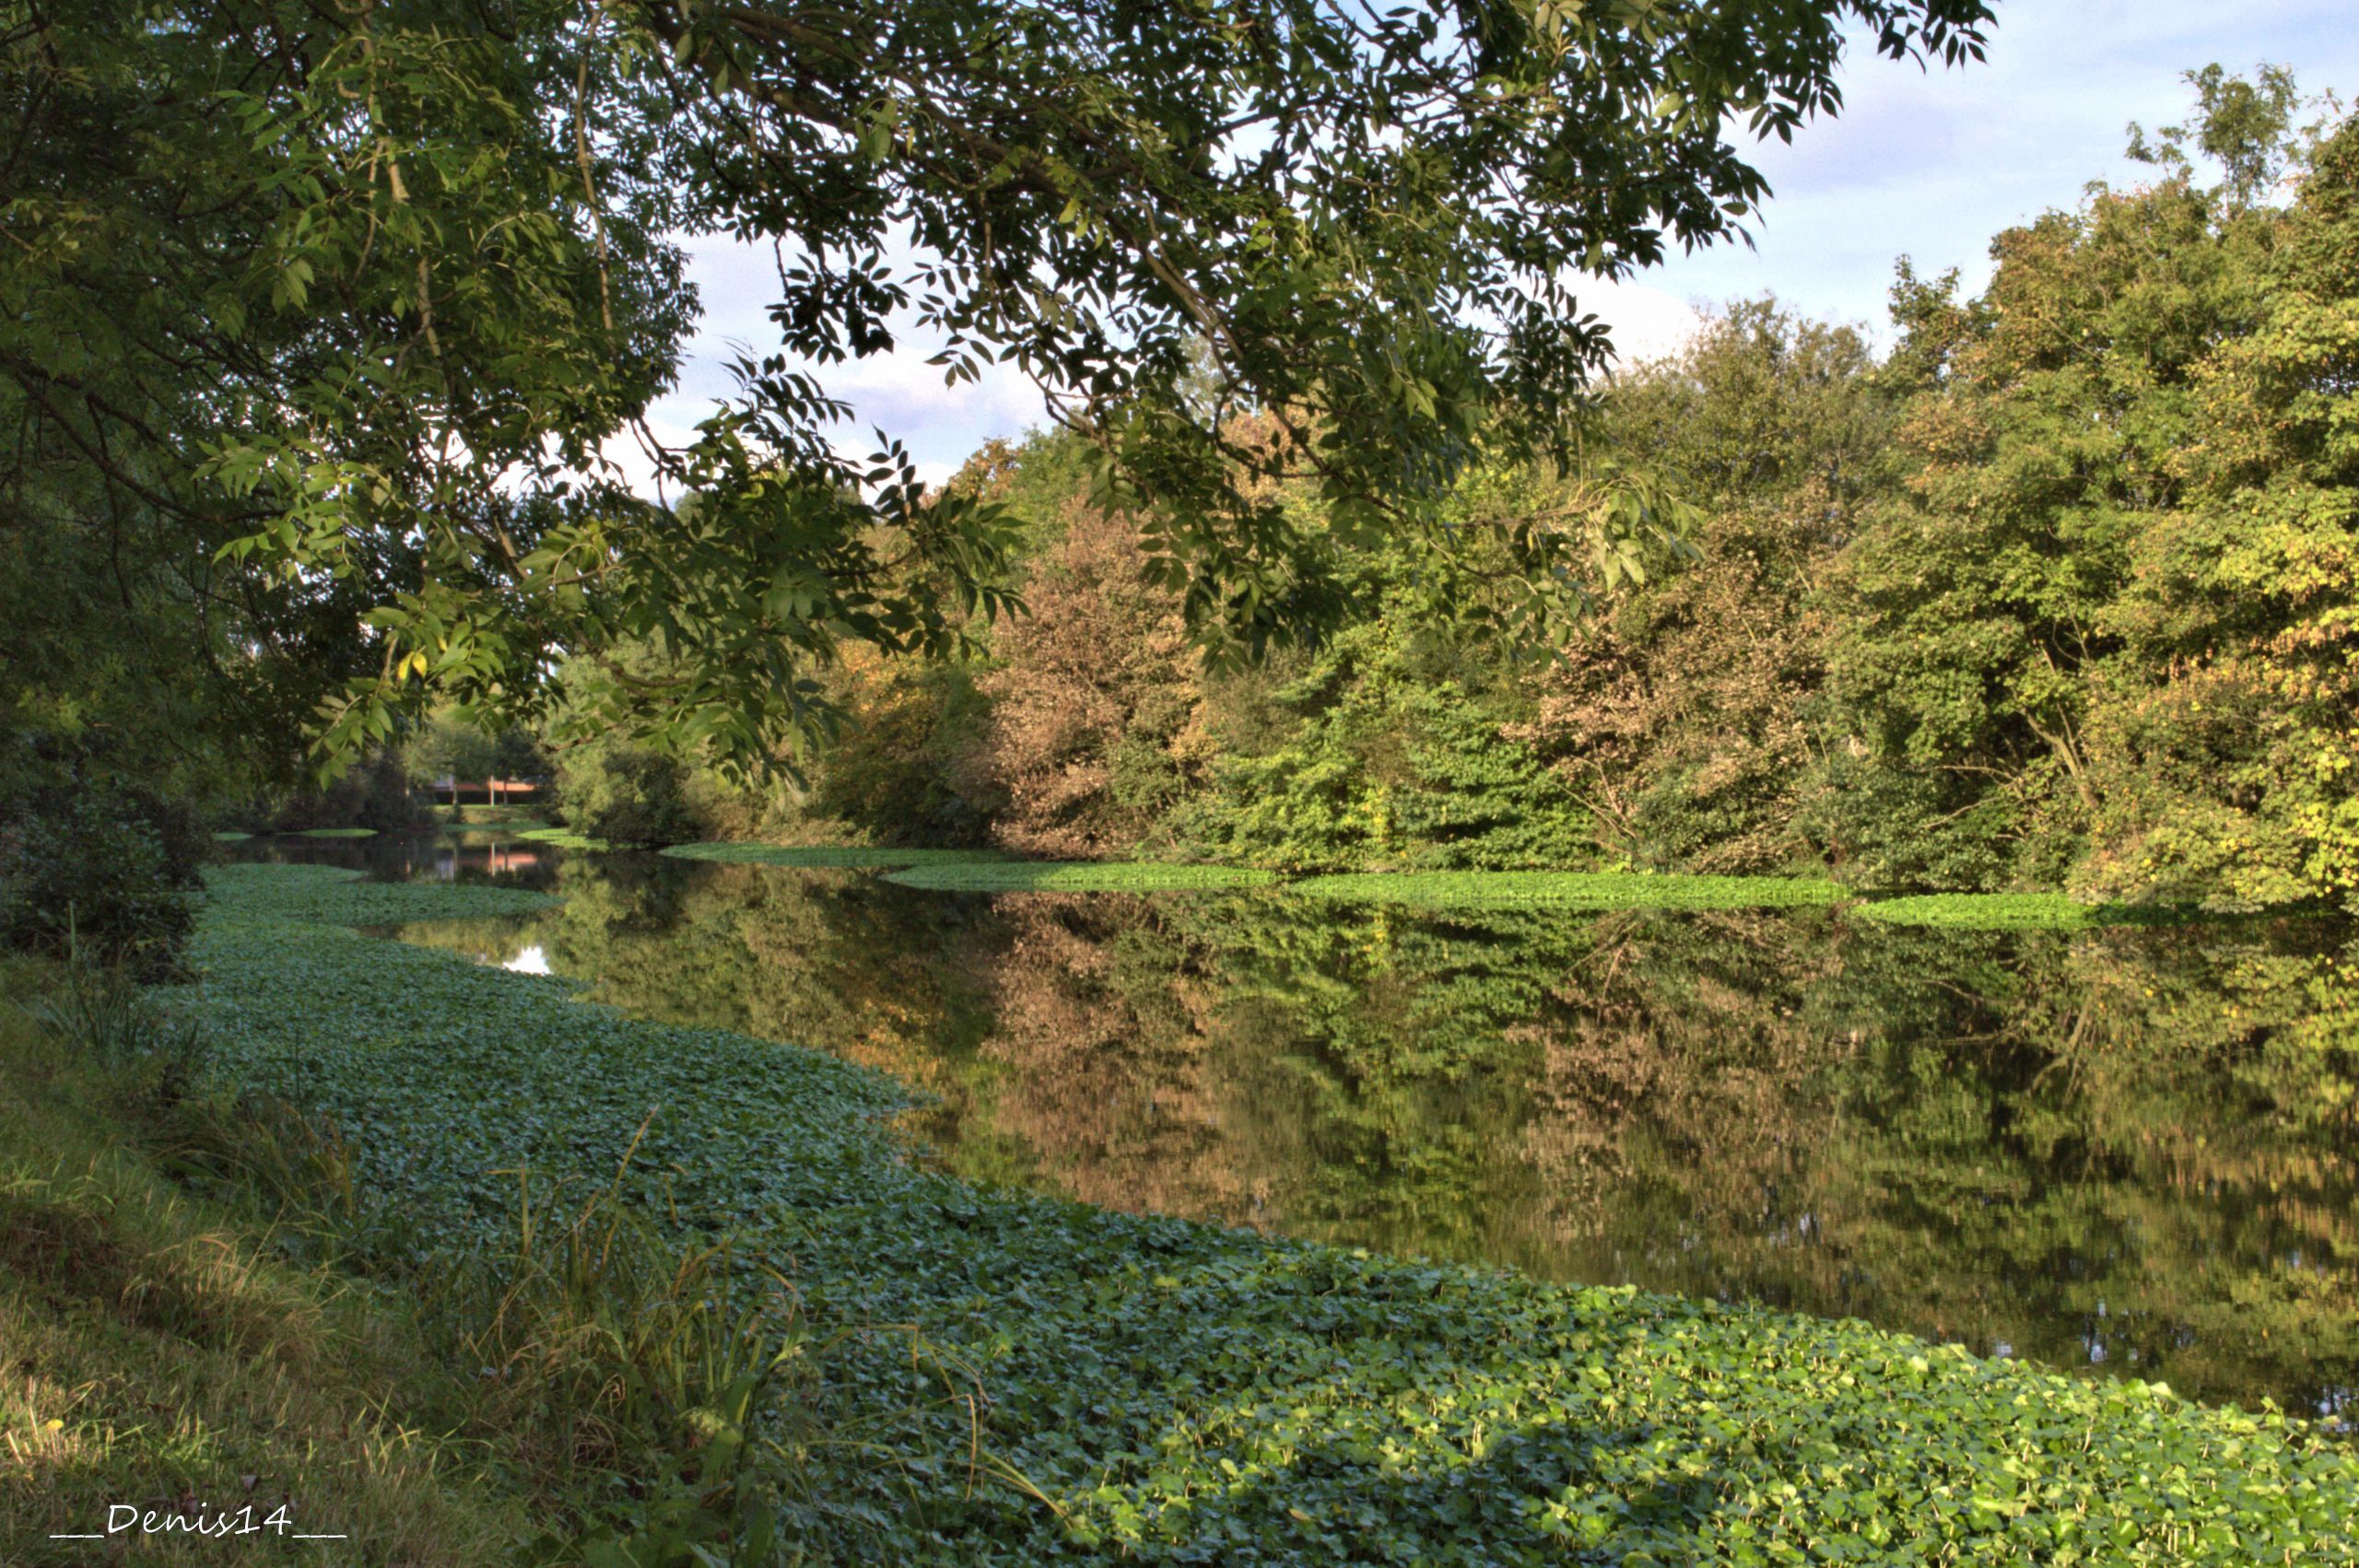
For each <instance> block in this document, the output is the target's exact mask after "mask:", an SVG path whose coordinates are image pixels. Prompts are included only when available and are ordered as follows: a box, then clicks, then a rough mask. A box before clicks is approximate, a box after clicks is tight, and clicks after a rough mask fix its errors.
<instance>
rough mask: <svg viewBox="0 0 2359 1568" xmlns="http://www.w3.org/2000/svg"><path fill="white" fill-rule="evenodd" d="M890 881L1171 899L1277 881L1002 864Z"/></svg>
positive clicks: (1132, 863) (1243, 874) (1120, 864)
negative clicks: (1169, 896) (1166, 895)
mask: <svg viewBox="0 0 2359 1568" xmlns="http://www.w3.org/2000/svg"><path fill="white" fill-rule="evenodd" d="M885 880H886V881H887V882H898V883H900V884H901V885H902V886H904V887H922V888H927V889H931V890H932V891H934V892H937V893H1169V892H1178V891H1181V890H1184V889H1191V888H1212V887H1263V886H1266V885H1268V884H1269V883H1273V882H1275V881H1276V880H1277V875H1276V873H1275V872H1260V871H1251V870H1249V869H1247V868H1245V867H1242V866H1167V865H1158V864H1156V863H1154V862H1152V861H1144V860H999V861H983V862H969V863H964V864H944V865H923V866H916V867H912V868H911V869H910V870H908V871H902V872H894V873H893V874H892V875H891V876H889V877H887V878H886V879H885Z"/></svg>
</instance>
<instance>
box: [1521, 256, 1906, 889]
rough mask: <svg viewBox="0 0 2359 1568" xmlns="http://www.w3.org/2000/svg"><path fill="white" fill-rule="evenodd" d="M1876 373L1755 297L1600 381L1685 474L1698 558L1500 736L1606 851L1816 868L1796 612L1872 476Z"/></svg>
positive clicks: (1619, 621) (1802, 650) (1612, 618)
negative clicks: (1516, 743) (1563, 787)
mask: <svg viewBox="0 0 2359 1568" xmlns="http://www.w3.org/2000/svg"><path fill="white" fill-rule="evenodd" d="M1874 368H1875V367H1874V362H1873V360H1872V357H1871V353H1870V349H1869V345H1868V344H1867V341H1866V339H1865V338H1864V337H1863V336H1862V335H1861V334H1860V333H1858V332H1856V331H1854V330H1852V329H1851V328H1848V327H1831V326H1825V325H1822V324H1819V323H1816V322H1804V321H1801V320H1798V319H1797V318H1796V317H1794V316H1793V315H1792V314H1791V312H1790V311H1788V310H1786V309H1784V308H1783V307H1781V306H1779V305H1778V303H1777V302H1776V301H1774V300H1769V299H1761V300H1755V301H1750V302H1747V303H1743V304H1739V305H1735V306H1731V308H1730V309H1729V310H1726V311H1724V312H1722V313H1720V314H1719V315H1716V316H1714V317H1713V318H1712V319H1711V320H1709V321H1708V322H1707V323H1706V324H1705V326H1704V328H1703V329H1702V330H1701V331H1700V332H1699V333H1697V334H1696V337H1695V338H1694V339H1693V340H1692V341H1691V342H1690V343H1689V344H1688V345H1686V346H1685V347H1684V349H1682V350H1681V351H1680V352H1679V353H1677V354H1674V355H1672V356H1671V357H1667V358H1665V359H1663V360H1661V361H1658V362H1656V363H1653V364H1649V365H1646V366H1642V367H1640V368H1639V369H1637V370H1636V371H1635V372H1633V373H1632V374H1630V375H1629V376H1627V377H1625V378H1624V379H1623V380H1622V381H1621V382H1620V383H1619V384H1618V385H1617V386H1616V387H1615V389H1614V393H1613V396H1612V397H1611V399H1610V400H1609V403H1608V407H1607V414H1606V418H1605V420H1604V429H1605V433H1606V435H1607V437H1608V439H1610V440H1611V441H1613V442H1614V443H1615V444H1617V445H1619V446H1621V447H1623V448H1625V449H1628V450H1634V451H1643V452H1646V453H1648V454H1649V456H1650V457H1651V458H1653V459H1654V460H1656V461H1659V462H1662V463H1664V464H1665V465H1666V467H1667V468H1669V469H1670V470H1671V471H1672V472H1673V473H1675V474H1681V475H1683V476H1684V479H1685V482H1686V484H1687V486H1689V493H1690V494H1691V496H1692V497H1694V499H1695V502H1696V506H1697V508H1698V509H1699V510H1700V512H1701V514H1702V517H1703V520H1704V521H1702V523H1701V525H1700V526H1699V528H1698V529H1697V531H1696V547H1697V554H1698V557H1699V558H1698V559H1697V560H1696V562H1695V563H1694V564H1693V565H1692V566H1691V567H1689V568H1688V569H1686V570H1684V571H1681V572H1677V573H1674V574H1672V575H1670V576H1668V577H1665V578H1663V579H1660V580H1658V581H1655V582H1652V583H1649V584H1646V585H1643V586H1642V587H1640V588H1639V589H1637V591H1633V592H1630V593H1628V594H1625V595H1624V596H1623V597H1622V598H1621V599H1620V600H1619V602H1617V603H1615V604H1614V605H1613V606H1612V607H1611V608H1610V610H1609V611H1608V613H1607V614H1604V615H1602V616H1601V617H1599V619H1598V620H1597V621H1596V622H1595V623H1594V624H1593V625H1592V626H1589V627H1587V628H1585V629H1584V631H1583V634H1582V635H1580V636H1579V637H1577V638H1575V639H1574V640H1573V641H1572V642H1571V643H1570V644H1569V645H1568V646H1567V648H1566V649H1565V650H1564V654H1563V657H1562V659H1561V660H1560V661H1558V662H1557V663H1556V664H1555V666H1553V667H1551V668H1549V669H1547V670H1546V671H1544V672H1543V673H1542V674H1541V675H1540V678H1539V685H1538V689H1539V694H1540V699H1539V712H1538V715H1537V716H1536V718H1535V719H1534V720H1532V722H1531V723H1529V724H1527V725H1523V726H1520V727H1518V728H1516V729H1514V730H1512V731H1509V733H1510V734H1511V735H1512V736H1514V737H1515V738H1517V739H1519V740H1522V741H1525V742H1527V743H1530V744H1532V746H1534V747H1535V748H1536V749H1538V750H1539V752H1540V753H1541V754H1542V755H1544V756H1547V757H1549V758H1550V759H1551V760H1552V761H1554V762H1555V765H1556V766H1557V767H1558V768H1559V769H1560V771H1561V772H1562V774H1563V775H1564V777H1565V778H1567V780H1568V781H1569V782H1570V783H1571V784H1572V786H1573V788H1574V789H1575V790H1576V791H1577V793H1578V794H1579V796H1580V798H1581V800H1582V801H1583V802H1585V803H1586V804H1587V805H1588V807H1589V808H1590V812H1591V813H1593V815H1594V817H1595V822H1596V834H1597V837H1598V841H1599V843H1600V845H1601V846H1602V848H1604V849H1605V850H1606V851H1607V852H1608V853H1609V854H1610V855H1612V856H1614V857H1615V858H1617V859H1626V860H1633V861H1636V862H1638V863H1641V864H1648V865H1660V866H1667V867H1669V866H1676V867H1679V868H1681V869H1684V870H1693V871H1708V872H1759V871H1768V870H1773V869H1777V868H1778V867H1783V866H1790V865H1793V864H1795V863H1797V862H1800V861H1802V860H1809V859H1811V858H1813V854H1814V851H1815V847H1814V846H1813V844H1812V843H1811V842H1810V839H1809V836H1808V834H1807V833H1806V831H1805V829H1804V825H1803V822H1802V810H1803V798H1804V794H1805V791H1806V790H1807V789H1808V787H1809V781H1810V778H1811V776H1812V774H1813V766H1814V755H1815V745H1816V743H1815V742H1814V739H1813V732H1812V726H1811V723H1810V720H1809V718H1808V716H1807V714H1806V708H1807V705H1808V703H1809V702H1810V700H1811V699H1812V697H1813V695H1814V694H1815V693H1816V691H1817V689H1818V686H1819V684H1820V680H1821V676H1822V668H1821V666H1822V660H1823V654H1822V650H1821V648H1820V642H1821V639H1822V637H1823V635H1824V623H1823V622H1822V621H1821V620H1820V618H1819V617H1817V616H1816V615H1815V614H1813V613H1812V612H1811V610H1810V609H1809V608H1807V604H1808V600H1809V595H1810V593H1811V591H1812V589H1813V583H1814V580H1815V579H1816V578H1817V576H1818V574H1819V573H1820V572H1821V571H1822V570H1823V568H1824V567H1825V562H1826V560H1827V558H1828V557H1829V556H1831V555H1832V553H1833V552H1834V550H1835V548H1836V547H1837V545H1838V544H1841V542H1842V541H1843V540H1844V539H1845V538H1846V537H1847V536H1848V533H1849V532H1850V530H1851V529H1852V528H1853V527H1854V526H1855V525H1856V523H1857V521H1858V512H1859V507H1860V500H1861V498H1862V497H1864V496H1867V495H1870V494H1872V493H1873V490H1874V488H1875V486H1877V485H1878V484H1879V483H1880V478H1879V474H1878V462H1879V451H1880V448H1881V447H1882V445H1883V443H1884V439H1885V433H1886V429H1887V427H1888V423H1889V416H1888V415H1887V414H1886V412H1885V409H1884V401H1883V399H1882V398H1881V397H1880V396H1879V395H1878V394H1877V392H1876V390H1875V388H1874V386H1873V385H1872V371H1873V369H1874Z"/></svg>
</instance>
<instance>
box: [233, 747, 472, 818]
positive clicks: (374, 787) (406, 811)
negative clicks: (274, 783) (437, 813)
mask: <svg viewBox="0 0 2359 1568" xmlns="http://www.w3.org/2000/svg"><path fill="white" fill-rule="evenodd" d="M433 817H434V810H433V802H431V801H430V800H428V799H427V798H426V797H425V796H422V795H419V794H417V793H416V792H414V791H413V790H411V789H410V783H409V778H408V776H407V774H405V772H404V771H403V767H402V761H401V758H400V756H399V755H396V754H394V753H393V752H390V751H381V752H376V753H373V754H371V755H369V756H366V757H363V758H361V759H360V761H358V762H357V763H355V764H354V765H353V766H351V767H350V768H348V769H346V771H345V772H344V773H342V774H341V775H339V776H338V777H337V778H336V780H335V782H334V783H333V784H330V785H329V786H327V788H325V789H319V788H316V787H312V786H308V785H307V786H305V787H303V788H301V789H299V790H290V791H288V792H285V793H280V794H274V795H267V796H264V797H262V798H261V799H258V800H256V801H254V802H252V804H251V805H250V806H248V807H247V808H246V810H245V812H244V813H242V814H241V817H240V818H239V823H240V825H241V826H248V827H259V828H262V829H264V831H267V832H272V833H303V832H309V831H310V830H311V829H313V828H319V827H366V828H371V829H373V830H375V831H376V832H379V833H406V832H411V831H413V830H415V829H417V828H420V827H424V826H426V825H428V824H430V823H431V822H432V821H433Z"/></svg>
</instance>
